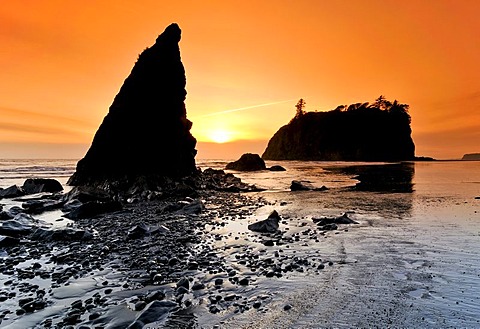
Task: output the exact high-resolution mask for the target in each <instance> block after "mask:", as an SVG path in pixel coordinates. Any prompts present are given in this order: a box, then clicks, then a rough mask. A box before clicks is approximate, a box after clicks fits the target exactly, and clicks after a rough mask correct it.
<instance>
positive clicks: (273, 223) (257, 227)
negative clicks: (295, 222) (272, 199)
mask: <svg viewBox="0 0 480 329" xmlns="http://www.w3.org/2000/svg"><path fill="white" fill-rule="evenodd" d="M280 220H281V218H280V216H279V215H278V213H277V212H276V211H275V210H274V211H272V213H271V214H270V215H269V216H268V218H267V219H265V220H262V221H259V222H256V223H253V224H250V225H248V229H249V230H251V231H255V232H260V233H275V232H276V231H277V230H278V228H279V223H280Z"/></svg>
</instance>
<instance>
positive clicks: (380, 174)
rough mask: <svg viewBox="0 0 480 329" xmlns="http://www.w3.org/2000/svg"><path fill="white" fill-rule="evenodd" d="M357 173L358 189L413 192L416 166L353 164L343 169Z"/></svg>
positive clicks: (411, 164)
mask: <svg viewBox="0 0 480 329" xmlns="http://www.w3.org/2000/svg"><path fill="white" fill-rule="evenodd" d="M342 170H343V171H344V172H345V173H346V174H351V175H355V177H354V178H355V179H357V180H359V182H358V183H357V184H356V185H355V190H357V191H367V192H390V193H412V192H413V185H414V184H413V177H414V175H415V166H414V164H413V163H395V164H383V165H364V166H351V167H346V168H343V169H342Z"/></svg>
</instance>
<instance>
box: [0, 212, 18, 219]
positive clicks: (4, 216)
mask: <svg viewBox="0 0 480 329" xmlns="http://www.w3.org/2000/svg"><path fill="white" fill-rule="evenodd" d="M13 217H15V216H14V215H12V214H10V213H9V212H7V211H1V212H0V221H2V220H8V219H13Z"/></svg>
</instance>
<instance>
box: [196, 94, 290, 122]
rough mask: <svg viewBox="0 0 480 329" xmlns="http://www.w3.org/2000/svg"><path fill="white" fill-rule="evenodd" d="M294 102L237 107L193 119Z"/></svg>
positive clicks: (288, 100)
mask: <svg viewBox="0 0 480 329" xmlns="http://www.w3.org/2000/svg"><path fill="white" fill-rule="evenodd" d="M294 100H295V99H287V100H284V101H278V102H271V103H264V104H258V105H251V106H245V107H239V108H236V109H231V110H225V111H219V112H213V113H208V114H203V115H198V116H194V117H193V118H206V117H212V116H217V115H223V114H228V113H233V112H239V111H246V110H251V109H255V108H259V107H264V106H270V105H277V104H282V103H287V102H291V101H294Z"/></svg>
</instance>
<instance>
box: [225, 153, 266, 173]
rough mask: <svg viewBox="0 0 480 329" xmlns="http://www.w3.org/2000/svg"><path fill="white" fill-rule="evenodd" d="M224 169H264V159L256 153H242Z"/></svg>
mask: <svg viewBox="0 0 480 329" xmlns="http://www.w3.org/2000/svg"><path fill="white" fill-rule="evenodd" d="M225 169H228V170H238V171H257V170H266V169H267V167H266V166H265V161H263V159H262V158H261V157H260V156H259V155H258V154H252V153H245V154H243V155H242V156H241V157H240V159H238V160H237V161H234V162H230V163H228V164H227V166H226V167H225Z"/></svg>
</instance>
